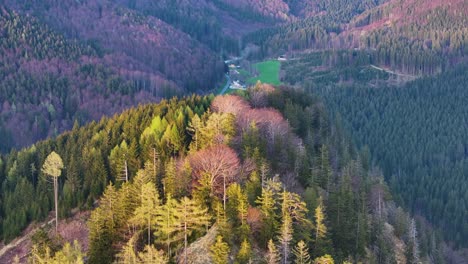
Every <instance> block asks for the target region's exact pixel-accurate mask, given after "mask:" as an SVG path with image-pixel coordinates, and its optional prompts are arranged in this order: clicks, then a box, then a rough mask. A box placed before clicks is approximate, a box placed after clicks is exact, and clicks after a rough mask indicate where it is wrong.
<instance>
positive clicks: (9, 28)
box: [0, 9, 182, 151]
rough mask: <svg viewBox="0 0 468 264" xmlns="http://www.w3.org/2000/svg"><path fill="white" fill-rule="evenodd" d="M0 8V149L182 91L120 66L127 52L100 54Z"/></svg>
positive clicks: (157, 77)
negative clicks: (122, 54) (123, 54)
mask: <svg viewBox="0 0 468 264" xmlns="http://www.w3.org/2000/svg"><path fill="white" fill-rule="evenodd" d="M0 12H1V16H0V35H1V40H0V58H1V60H0V61H1V62H0V103H1V114H0V135H1V136H2V138H3V139H5V140H1V141H0V150H1V151H8V150H9V149H10V148H11V147H18V146H26V145H30V144H32V143H34V142H36V141H37V140H40V139H44V138H45V137H47V136H55V135H58V134H59V133H60V132H61V131H63V130H65V129H71V128H72V126H73V122H74V121H78V122H80V123H86V122H88V121H90V120H93V119H94V120H97V119H99V118H100V117H101V116H102V115H111V114H113V113H116V112H120V111H122V110H123V109H124V108H126V107H129V106H134V105H137V104H138V103H139V102H150V101H155V100H158V98H161V97H163V96H172V95H174V94H177V93H182V90H181V89H180V88H178V87H177V85H176V84H175V83H174V82H171V81H167V80H165V79H164V77H163V76H162V75H161V74H159V73H151V72H144V71H138V70H135V69H131V68H122V67H124V66H123V65H121V63H132V62H133V61H132V60H131V59H129V58H128V57H125V56H120V55H117V54H108V55H104V56H102V54H100V51H99V50H98V49H96V48H95V47H93V46H91V45H85V44H81V43H79V42H77V41H74V40H67V39H66V38H64V37H63V36H62V35H60V34H57V33H56V32H54V31H52V30H50V29H49V28H48V27H47V26H45V25H43V24H41V23H40V22H38V21H37V20H36V19H34V18H31V17H25V16H21V15H18V14H16V13H15V12H12V11H9V10H6V9H1V11H0ZM125 67H126V66H125Z"/></svg>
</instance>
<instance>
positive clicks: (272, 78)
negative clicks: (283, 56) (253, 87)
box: [248, 60, 281, 85]
mask: <svg viewBox="0 0 468 264" xmlns="http://www.w3.org/2000/svg"><path fill="white" fill-rule="evenodd" d="M280 66H281V63H280V62H279V61H277V60H269V61H264V62H259V63H256V64H255V65H254V67H255V69H256V70H257V71H258V73H259V74H258V76H256V77H252V78H250V79H249V80H248V83H251V84H254V83H256V82H257V81H258V80H260V81H261V82H262V83H269V84H273V85H278V84H281V82H280V80H279V71H280Z"/></svg>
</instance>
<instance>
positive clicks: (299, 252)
mask: <svg viewBox="0 0 468 264" xmlns="http://www.w3.org/2000/svg"><path fill="white" fill-rule="evenodd" d="M293 254H294V256H295V260H294V263H295V264H310V263H311V260H310V255H309V249H308V248H307V245H306V244H305V243H304V241H302V240H301V241H299V242H298V243H297V245H296V247H295V248H294V249H293Z"/></svg>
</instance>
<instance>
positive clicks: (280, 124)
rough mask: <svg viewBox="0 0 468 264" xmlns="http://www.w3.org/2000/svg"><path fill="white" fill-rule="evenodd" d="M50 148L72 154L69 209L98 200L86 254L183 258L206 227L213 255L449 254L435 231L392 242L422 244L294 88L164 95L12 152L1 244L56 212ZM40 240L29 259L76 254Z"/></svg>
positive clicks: (65, 192) (100, 259) (338, 131)
mask: <svg viewBox="0 0 468 264" xmlns="http://www.w3.org/2000/svg"><path fill="white" fill-rule="evenodd" d="M283 116H284V117H283ZM286 120H287V121H286ZM51 151H55V152H56V153H57V154H58V155H59V156H60V157H61V158H62V159H63V164H64V169H63V171H62V173H61V176H60V177H58V182H59V185H58V186H59V200H58V201H59V212H60V217H61V218H63V217H66V216H67V215H69V214H70V213H71V210H72V209H73V208H76V207H78V208H82V209H91V210H93V212H92V214H91V217H90V219H89V222H88V226H89V247H88V248H87V252H86V254H87V257H86V258H87V260H88V262H89V263H110V262H112V261H117V262H118V263H120V262H122V263H133V262H132V261H133V260H132V259H135V260H136V261H138V259H145V258H147V257H149V256H151V258H154V259H159V260H160V261H162V262H164V261H172V260H174V261H175V260H177V259H178V260H180V261H182V260H183V259H184V258H185V257H187V256H186V252H187V251H188V250H189V249H190V246H191V243H192V242H194V241H197V239H198V238H200V237H202V236H204V234H206V232H208V234H210V238H208V239H212V240H213V241H211V242H206V243H209V245H205V251H204V252H205V253H203V252H197V253H196V254H208V255H207V257H208V258H212V259H213V260H216V259H219V261H215V263H225V262H224V261H226V259H227V258H228V256H229V257H233V258H234V259H236V262H239V263H247V262H249V261H250V260H253V261H255V262H259V261H260V262H261V259H268V258H273V259H284V260H286V261H290V260H298V259H300V258H303V257H306V258H308V259H315V261H316V263H322V262H320V261H325V260H320V259H319V258H323V259H327V258H329V259H332V258H333V259H335V260H336V261H338V262H342V261H345V260H347V261H352V262H353V261H358V260H361V261H370V262H377V260H378V259H380V260H382V259H387V260H388V261H391V260H392V259H395V258H396V257H398V258H406V259H408V258H410V257H411V258H413V257H414V258H427V257H429V256H431V257H436V254H439V253H437V252H440V251H437V250H438V249H439V247H440V246H441V244H440V240H436V244H435V245H434V246H435V248H424V249H423V250H419V249H418V251H416V250H415V251H414V252H413V251H411V252H409V253H408V252H406V253H405V249H402V248H399V249H397V248H393V247H395V246H396V245H394V244H392V243H391V244H389V243H388V239H390V238H391V239H396V240H399V241H402V242H401V243H403V244H404V245H405V248H406V249H408V250H409V249H410V248H411V247H417V246H418V245H419V242H418V241H417V240H416V238H415V237H412V235H411V232H413V231H411V230H412V229H414V228H415V226H414V221H413V222H411V221H410V218H409V215H408V214H406V213H404V212H403V210H402V209H401V208H397V207H396V206H395V204H394V202H393V201H392V198H391V197H390V193H389V191H388V188H387V186H386V185H385V183H384V181H383V175H382V174H381V173H380V172H379V171H378V170H376V169H375V168H373V167H371V163H370V156H369V154H368V152H366V151H364V152H362V151H358V150H357V149H356V148H355V147H354V146H353V144H352V143H351V142H350V141H349V139H348V137H347V135H346V133H345V132H344V131H343V129H342V126H341V125H340V124H336V122H335V121H333V120H332V119H330V118H329V117H328V114H327V111H326V110H325V106H324V105H323V104H322V103H321V102H320V101H319V100H318V99H317V98H314V97H311V96H307V95H306V94H304V93H299V92H296V91H293V90H290V89H287V88H286V87H283V89H282V90H274V89H273V88H272V87H270V86H268V85H257V87H256V88H254V89H253V90H252V91H250V92H249V93H247V94H245V95H244V97H239V96H232V95H231V96H218V97H213V96H211V97H200V96H192V97H188V98H185V99H182V100H176V99H172V100H169V101H166V100H165V101H162V102H161V103H160V104H158V105H146V106H140V107H138V108H135V109H133V110H130V111H126V112H125V113H123V114H121V115H116V116H114V117H112V118H104V119H102V120H101V121H100V122H93V123H91V124H90V125H87V126H85V127H82V128H78V127H75V128H74V129H73V130H72V131H70V132H67V133H66V134H64V135H61V136H59V137H58V138H57V139H54V140H48V141H43V142H39V143H38V144H36V145H34V146H33V147H30V148H28V149H25V150H23V151H20V152H16V151H13V152H12V153H10V154H9V155H7V156H5V157H3V158H2V173H1V174H0V175H1V178H0V179H1V181H2V219H4V220H3V221H2V229H1V234H2V236H3V238H4V239H5V240H7V241H8V240H10V239H12V238H14V237H15V236H16V235H18V234H19V232H20V231H21V230H22V229H23V228H24V227H25V226H26V225H27V224H28V223H29V222H30V221H34V220H41V219H45V217H46V216H47V214H48V212H49V210H50V209H52V206H53V204H54V202H53V192H52V191H50V188H49V186H50V183H49V182H48V180H47V178H46V177H45V174H44V172H43V171H42V170H41V169H39V168H41V166H42V164H43V163H44V160H45V159H46V157H47V156H48V155H49V153H50V152H51ZM101 194H103V196H102V197H101ZM32 197H36V198H35V199H32ZM98 199H99V200H98ZM25 201H28V202H25ZM351 219H352V220H351ZM386 225H389V226H394V227H392V228H390V229H389V228H388V227H386ZM430 232H432V231H430ZM214 234H216V235H214ZM46 236H47V235H46ZM215 238H216V240H215ZM37 241H38V242H37V243H36V244H35V246H34V248H33V254H32V256H31V258H32V259H40V258H47V257H50V258H51V259H53V258H55V259H57V258H59V257H61V256H62V255H63V254H65V255H66V256H68V257H70V255H67V254H72V253H73V252H75V251H78V252H81V251H80V250H79V247H78V245H75V246H70V245H67V247H68V248H64V249H62V250H61V251H60V252H58V253H56V254H55V255H54V254H53V252H52V251H50V250H52V248H53V243H54V242H53V240H52V242H51V241H49V240H45V242H44V238H42V239H40V237H39V238H38V239H37ZM47 241H49V242H47ZM437 241H438V242H437ZM210 245H211V246H210ZM188 248H189V249H188ZM44 252H46V253H44ZM70 252H72V253H70ZM137 252H139V253H137ZM395 252H397V253H395ZM47 254H49V255H47ZM83 254H84V253H80V254H77V253H76V252H75V253H73V255H74V256H77V257H82V256H83ZM192 254H194V253H192ZM51 256H54V257H51ZM140 261H144V260H140ZM317 261H319V262H317ZM281 262H282V261H281ZM144 263H151V262H144ZM271 263H275V262H271Z"/></svg>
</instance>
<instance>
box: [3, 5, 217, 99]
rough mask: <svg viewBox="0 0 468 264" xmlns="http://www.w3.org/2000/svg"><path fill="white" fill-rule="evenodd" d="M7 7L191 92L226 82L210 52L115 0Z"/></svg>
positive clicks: (155, 20) (155, 19)
mask: <svg viewBox="0 0 468 264" xmlns="http://www.w3.org/2000/svg"><path fill="white" fill-rule="evenodd" d="M7 3H8V5H9V6H12V7H13V8H15V9H16V10H20V11H22V12H25V13H32V14H33V15H35V16H37V17H39V18H40V19H42V20H44V21H45V22H47V24H49V25H50V26H51V27H52V28H54V29H56V30H58V31H59V32H63V33H64V34H65V35H67V36H69V37H73V38H78V39H80V40H82V41H86V40H88V41H97V43H99V45H100V46H101V47H102V48H103V49H105V50H110V51H112V52H116V53H121V54H125V55H126V56H128V57H130V58H132V59H134V60H136V61H137V62H138V64H136V65H132V66H133V67H135V68H136V69H137V70H148V69H149V70H151V71H154V72H161V73H163V74H164V75H165V77H166V78H167V79H169V80H172V81H173V82H175V83H177V84H179V85H180V86H181V87H182V88H184V89H186V90H188V91H195V89H197V88H201V89H211V88H212V87H213V86H214V84H215V83H216V81H218V80H219V79H220V78H221V77H222V71H223V69H224V65H223V63H222V61H221V60H220V58H219V57H217V56H216V55H215V54H214V53H212V52H211V51H210V50H209V49H208V48H207V47H205V46H204V45H201V44H200V43H199V42H197V41H195V40H193V39H192V38H191V37H190V36H189V35H187V34H184V33H182V32H180V31H179V30H177V29H175V28H174V27H172V26H171V25H169V24H167V23H165V22H163V21H161V20H159V19H157V18H154V17H151V16H145V15H143V14H141V13H138V12H134V11H132V10H129V9H128V8H126V7H125V6H120V5H118V4H117V3H114V1H83V2H78V1H73V0H66V1H61V2H60V4H59V5H56V4H54V3H55V1H52V0H47V1H39V2H36V3H34V4H31V3H29V2H28V1H19V2H18V1H13V2H11V3H10V2H8V1H7Z"/></svg>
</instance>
